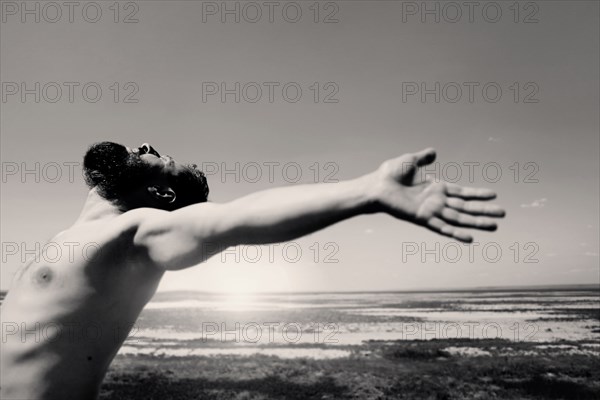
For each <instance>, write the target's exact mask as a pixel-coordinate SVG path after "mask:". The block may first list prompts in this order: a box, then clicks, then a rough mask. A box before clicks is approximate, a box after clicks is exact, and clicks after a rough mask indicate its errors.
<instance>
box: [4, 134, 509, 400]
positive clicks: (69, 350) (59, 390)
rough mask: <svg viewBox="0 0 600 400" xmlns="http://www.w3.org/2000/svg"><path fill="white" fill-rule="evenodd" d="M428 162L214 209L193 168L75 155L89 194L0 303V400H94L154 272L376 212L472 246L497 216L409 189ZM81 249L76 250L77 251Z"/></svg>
mask: <svg viewBox="0 0 600 400" xmlns="http://www.w3.org/2000/svg"><path fill="white" fill-rule="evenodd" d="M434 159H435V152H434V151H433V150H432V149H427V150H423V151H421V152H418V153H414V154H406V155H403V156H401V157H398V158H396V159H392V160H388V161H386V162H384V163H383V164H381V166H380V167H379V168H378V169H377V170H376V171H375V172H372V173H369V174H367V175H364V176H361V177H359V178H356V179H353V180H348V181H343V182H339V183H323V184H312V185H295V186H288V187H283V188H276V189H271V190H265V191H262V192H258V193H254V194H251V195H248V196H245V197H242V198H240V199H237V200H234V201H232V202H229V203H225V204H216V203H211V202H207V196H208V185H207V183H206V179H205V177H204V175H203V174H202V172H200V171H198V170H197V169H196V168H195V166H193V165H191V166H185V165H182V164H179V163H176V162H174V161H173V159H172V158H171V157H169V156H160V154H159V153H158V152H156V151H155V150H154V149H153V148H152V147H151V146H149V145H148V144H143V145H142V146H141V147H139V148H133V149H131V148H128V147H125V146H122V145H119V144H116V143H110V142H103V143H98V144H95V145H93V146H92V147H91V148H90V149H89V150H88V151H87V153H86V155H85V157H84V173H85V177H86V182H87V183H88V185H89V186H90V191H89V194H88V197H87V200H86V202H85V205H84V207H83V211H82V212H81V215H80V216H79V218H78V219H77V221H75V223H74V224H73V225H72V226H71V227H69V228H68V229H66V230H65V231H63V232H60V233H59V234H58V235H56V236H55V237H54V238H53V239H52V240H51V242H53V243H55V244H56V245H57V246H60V248H61V249H62V252H61V254H62V256H61V257H60V259H58V260H57V261H55V262H48V261H47V259H48V257H40V258H39V259H34V260H33V261H32V262H30V263H29V264H27V265H25V266H24V267H23V268H22V269H21V270H19V271H18V272H17V274H16V275H15V278H14V281H13V284H12V287H11V289H10V291H9V293H8V295H7V297H6V299H5V301H4V304H3V305H2V311H1V319H2V354H1V355H2V357H1V368H2V369H1V374H2V375H1V393H0V394H1V395H0V397H1V398H2V399H61V400H63V399H77V400H82V399H94V398H96V397H97V395H98V391H99V387H100V384H101V382H102V379H103V377H104V375H105V373H106V371H107V369H108V366H109V364H110V362H111V361H112V359H113V357H114V356H115V354H116V353H117V351H118V350H119V348H120V346H121V344H122V343H123V341H124V340H125V338H126V337H127V335H128V333H129V330H130V329H131V327H132V326H133V324H134V322H135V321H136V319H137V317H138V315H139V314H140V312H141V311H142V309H143V308H144V306H145V304H146V303H147V302H148V301H149V300H150V298H151V297H152V296H153V294H154V292H155V290H156V287H157V286H158V283H159V282H160V279H161V277H162V276H163V274H164V273H165V271H169V270H180V269H184V268H189V267H192V266H194V265H196V264H198V263H201V262H202V261H204V260H206V259H207V258H208V257H210V256H211V255H213V254H214V253H216V252H218V251H219V250H223V249H225V248H227V247H229V246H235V245H240V244H269V243H275V242H282V241H287V240H292V239H295V238H298V237H301V236H304V235H307V234H309V233H311V232H315V231H317V230H319V229H323V228H325V227H327V226H329V225H332V224H334V223H336V222H339V221H342V220H344V219H348V218H351V217H353V216H356V215H359V214H370V213H378V212H385V213H387V214H390V215H392V216H393V217H395V218H398V219H401V220H405V221H408V222H412V223H414V224H417V225H421V226H423V227H425V228H428V229H430V230H432V231H434V232H437V233H440V234H442V235H445V236H449V237H451V238H454V239H457V240H460V241H463V242H470V241H472V236H471V235H470V234H469V233H468V232H466V231H465V230H464V229H462V228H474V229H482V230H495V229H496V223H495V222H494V220H493V219H492V218H491V217H503V216H504V211H503V210H502V209H501V208H499V207H498V206H496V205H493V204H490V203H487V202H486V201H487V200H491V199H493V198H495V194H494V193H493V192H491V191H489V190H486V189H473V188H466V187H462V186H458V185H454V184H446V183H440V182H437V183H433V182H428V181H425V182H421V181H420V180H419V176H420V174H419V171H418V169H419V168H420V167H422V166H424V165H427V164H430V163H432V162H433V161H434ZM90 244H93V246H91V245H90ZM85 245H88V246H87V250H88V251H86V252H83V251H78V250H79V249H82V248H83V247H85ZM209 245H210V246H209ZM209 247H210V248H212V249H213V250H212V251H207V248H209Z"/></svg>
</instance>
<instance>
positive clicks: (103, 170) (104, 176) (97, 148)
mask: <svg viewBox="0 0 600 400" xmlns="http://www.w3.org/2000/svg"><path fill="white" fill-rule="evenodd" d="M83 171H84V175H85V180H86V183H87V185H88V186H89V187H90V188H93V187H95V188H96V189H97V190H98V193H99V194H100V195H101V196H102V197H103V198H105V199H106V200H109V201H112V202H115V203H116V204H117V205H119V206H124V207H126V204H124V202H125V199H126V198H127V194H128V193H131V192H132V189H133V188H135V187H137V186H139V185H140V183H141V182H142V180H143V178H144V177H145V176H146V175H147V173H148V167H147V166H146V165H144V163H143V162H142V160H141V159H140V158H139V157H138V156H137V155H135V154H132V153H130V152H129V151H127V148H126V147H125V146H123V145H120V144H118V143H112V142H101V143H96V144H93V145H92V146H91V147H90V148H89V150H88V151H87V152H86V154H85V156H84V158H83Z"/></svg>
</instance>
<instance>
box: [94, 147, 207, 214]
mask: <svg viewBox="0 0 600 400" xmlns="http://www.w3.org/2000/svg"><path fill="white" fill-rule="evenodd" d="M83 170H84V175H85V181H86V183H87V185H88V186H89V187H90V188H96V189H97V190H98V193H99V194H100V195H101V196H102V197H103V198H105V199H106V200H109V201H111V202H113V203H114V204H115V205H117V206H118V207H119V208H120V209H122V210H123V211H126V210H130V209H133V208H139V207H155V208H161V209H163V210H167V211H172V210H176V209H178V208H181V207H185V206H189V205H191V204H196V203H203V202H206V201H207V199H208V192H209V189H208V183H207V181H206V177H205V175H204V173H203V172H202V171H200V170H198V169H196V167H195V165H188V166H187V167H186V168H184V169H183V170H182V171H181V172H180V173H178V174H177V175H176V176H172V175H169V176H167V177H166V179H167V181H168V184H169V186H170V187H171V189H173V190H174V191H175V193H176V199H175V201H174V202H173V203H169V204H164V205H161V206H156V205H151V204H140V203H139V202H133V201H131V199H130V194H131V193H132V191H133V190H134V189H138V188H140V187H142V186H148V185H151V184H152V178H153V177H154V178H155V177H156V174H157V171H156V170H155V168H153V167H151V166H149V165H147V164H146V163H144V162H143V161H142V159H140V157H139V156H138V155H137V154H132V153H130V152H129V151H127V148H126V147H125V146H123V145H120V144H118V143H113V142H101V143H96V144H93V145H92V146H90V148H89V149H88V151H87V152H86V154H85V156H84V158H83Z"/></svg>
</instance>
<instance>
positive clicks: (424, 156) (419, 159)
mask: <svg viewBox="0 0 600 400" xmlns="http://www.w3.org/2000/svg"><path fill="white" fill-rule="evenodd" d="M413 155H414V156H415V164H417V166H418V167H422V166H424V165H429V164H431V163H432V162H434V161H435V155H436V154H435V149H433V148H431V147H428V148H426V149H425V150H421V151H419V152H416V153H414V154H413Z"/></svg>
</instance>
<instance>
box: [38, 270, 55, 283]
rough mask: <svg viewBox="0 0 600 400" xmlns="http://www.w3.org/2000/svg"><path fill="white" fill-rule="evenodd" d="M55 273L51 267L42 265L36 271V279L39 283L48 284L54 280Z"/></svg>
mask: <svg viewBox="0 0 600 400" xmlns="http://www.w3.org/2000/svg"><path fill="white" fill-rule="evenodd" d="M53 275H54V273H53V272H52V270H51V269H50V267H41V268H38V270H37V271H35V274H34V280H35V282H36V283H37V284H39V285H47V284H49V283H50V282H51V281H52V277H53Z"/></svg>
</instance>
